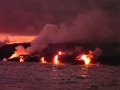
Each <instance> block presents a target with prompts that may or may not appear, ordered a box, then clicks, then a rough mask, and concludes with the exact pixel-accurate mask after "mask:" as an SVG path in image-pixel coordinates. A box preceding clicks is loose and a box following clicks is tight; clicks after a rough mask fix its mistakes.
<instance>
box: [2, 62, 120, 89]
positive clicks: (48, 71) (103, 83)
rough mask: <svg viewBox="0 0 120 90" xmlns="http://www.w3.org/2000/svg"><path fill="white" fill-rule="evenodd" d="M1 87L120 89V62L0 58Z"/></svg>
mask: <svg viewBox="0 0 120 90" xmlns="http://www.w3.org/2000/svg"><path fill="white" fill-rule="evenodd" d="M0 90H120V66H108V65H101V64H97V65H90V66H84V65H53V64H40V63H27V62H26V63H17V62H0Z"/></svg>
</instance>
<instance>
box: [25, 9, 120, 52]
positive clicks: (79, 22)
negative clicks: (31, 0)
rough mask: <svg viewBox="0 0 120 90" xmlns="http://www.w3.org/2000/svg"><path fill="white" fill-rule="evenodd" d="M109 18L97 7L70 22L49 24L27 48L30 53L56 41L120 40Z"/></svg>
mask: <svg viewBox="0 0 120 90" xmlns="http://www.w3.org/2000/svg"><path fill="white" fill-rule="evenodd" d="M108 19H109V17H108V15H107V13H106V12H104V11H103V10H102V9H100V8H97V9H94V10H91V11H89V12H86V13H84V14H79V15H78V17H77V18H76V19H75V20H73V21H72V22H71V23H69V24H68V23H67V24H66V23H62V24H60V25H55V24H47V25H45V27H44V28H43V30H41V31H40V34H39V35H38V37H36V38H35V39H34V40H33V41H32V42H31V47H29V48H28V49H27V50H28V51H29V53H35V52H39V51H41V50H43V49H44V48H46V47H47V46H48V44H54V43H81V42H120V37H119V36H118V35H117V33H116V30H115V31H113V30H111V29H109V28H108V26H107V24H108V23H109V20H108ZM114 36H115V37H114Z"/></svg>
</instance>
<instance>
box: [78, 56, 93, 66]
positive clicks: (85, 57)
mask: <svg viewBox="0 0 120 90" xmlns="http://www.w3.org/2000/svg"><path fill="white" fill-rule="evenodd" d="M77 60H80V61H81V60H82V61H84V63H85V65H89V64H91V58H90V57H89V56H88V55H86V54H83V55H79V56H77Z"/></svg>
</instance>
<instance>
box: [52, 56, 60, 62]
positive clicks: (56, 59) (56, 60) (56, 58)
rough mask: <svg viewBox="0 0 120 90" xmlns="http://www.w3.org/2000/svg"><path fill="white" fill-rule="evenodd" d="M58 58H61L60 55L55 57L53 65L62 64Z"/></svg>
mask: <svg viewBox="0 0 120 90" xmlns="http://www.w3.org/2000/svg"><path fill="white" fill-rule="evenodd" d="M58 58H59V55H55V56H54V59H53V63H54V64H60V62H59V60H58Z"/></svg>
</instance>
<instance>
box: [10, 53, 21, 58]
mask: <svg viewBox="0 0 120 90" xmlns="http://www.w3.org/2000/svg"><path fill="white" fill-rule="evenodd" d="M18 56H19V55H18V54H17V53H14V54H12V56H10V57H9V59H13V58H16V57H18Z"/></svg>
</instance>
